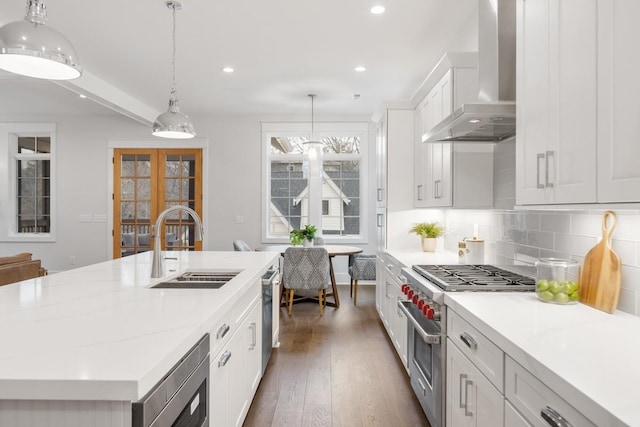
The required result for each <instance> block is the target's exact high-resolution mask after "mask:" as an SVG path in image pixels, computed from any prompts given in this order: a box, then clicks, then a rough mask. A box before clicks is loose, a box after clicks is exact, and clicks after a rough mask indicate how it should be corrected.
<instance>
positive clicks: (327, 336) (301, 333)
mask: <svg viewBox="0 0 640 427" xmlns="http://www.w3.org/2000/svg"><path fill="white" fill-rule="evenodd" d="M338 288H339V292H340V303H341V305H340V308H338V309H336V308H332V307H326V308H325V310H324V316H323V317H320V315H319V312H318V305H317V304H314V303H301V304H296V305H294V306H293V313H292V316H291V317H289V316H288V315H287V312H286V309H285V308H283V307H282V308H280V348H277V349H273V353H272V355H271V359H270V360H269V365H268V366H267V370H266V372H265V375H264V377H263V378H262V382H261V383H260V386H259V388H258V391H257V393H256V396H255V398H254V400H253V403H252V405H251V408H250V409H249V413H248V415H247V418H246V420H245V423H244V426H245V427H253V426H255V427H264V426H295V427H297V426H300V427H302V426H304V427H316V426H333V427H338V426H349V427H353V426H384V427H390V426H394V427H396V426H428V425H429V423H428V422H427V419H426V417H425V416H424V414H423V412H422V409H421V408H420V404H419V403H418V400H417V398H416V397H415V395H414V394H413V391H412V390H411V386H410V384H409V376H408V375H407V373H406V371H405V370H404V367H403V366H402V363H401V362H400V360H399V358H398V357H397V355H396V353H395V349H394V348H393V345H392V344H391V341H390V340H389V339H388V337H387V334H386V331H385V330H384V326H383V325H382V322H381V321H380V319H379V317H378V313H377V312H376V308H375V287H374V286H360V287H359V289H358V306H354V305H353V300H352V299H351V298H350V296H349V286H339V287H338Z"/></svg>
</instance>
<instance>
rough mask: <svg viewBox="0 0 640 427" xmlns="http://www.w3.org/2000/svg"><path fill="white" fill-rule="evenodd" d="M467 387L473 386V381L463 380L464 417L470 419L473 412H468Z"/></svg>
mask: <svg viewBox="0 0 640 427" xmlns="http://www.w3.org/2000/svg"><path fill="white" fill-rule="evenodd" d="M469 386H473V381H471V380H464V416H465V417H472V416H473V411H471V410H469Z"/></svg>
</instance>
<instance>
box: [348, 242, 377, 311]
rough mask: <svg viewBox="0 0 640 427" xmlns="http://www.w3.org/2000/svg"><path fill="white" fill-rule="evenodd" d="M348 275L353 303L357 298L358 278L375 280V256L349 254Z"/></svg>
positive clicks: (355, 302) (354, 303) (355, 303)
mask: <svg viewBox="0 0 640 427" xmlns="http://www.w3.org/2000/svg"><path fill="white" fill-rule="evenodd" d="M349 276H351V284H350V285H351V296H352V297H353V305H357V300H358V280H376V256H375V255H367V254H354V255H349Z"/></svg>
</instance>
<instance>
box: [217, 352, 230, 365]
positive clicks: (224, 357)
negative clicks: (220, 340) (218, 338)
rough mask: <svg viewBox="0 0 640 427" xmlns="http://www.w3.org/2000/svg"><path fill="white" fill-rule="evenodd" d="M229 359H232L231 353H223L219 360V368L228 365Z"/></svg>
mask: <svg viewBox="0 0 640 427" xmlns="http://www.w3.org/2000/svg"><path fill="white" fill-rule="evenodd" d="M229 359H231V352H230V351H229V350H227V351H225V352H224V353H222V356H220V360H218V368H222V367H223V366H224V365H226V364H227V362H228V361H229Z"/></svg>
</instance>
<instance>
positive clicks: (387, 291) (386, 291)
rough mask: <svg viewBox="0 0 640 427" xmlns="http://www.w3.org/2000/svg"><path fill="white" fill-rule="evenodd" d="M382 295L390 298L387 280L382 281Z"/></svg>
mask: <svg viewBox="0 0 640 427" xmlns="http://www.w3.org/2000/svg"><path fill="white" fill-rule="evenodd" d="M384 296H385V297H387V298H391V297H390V296H389V282H384Z"/></svg>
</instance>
